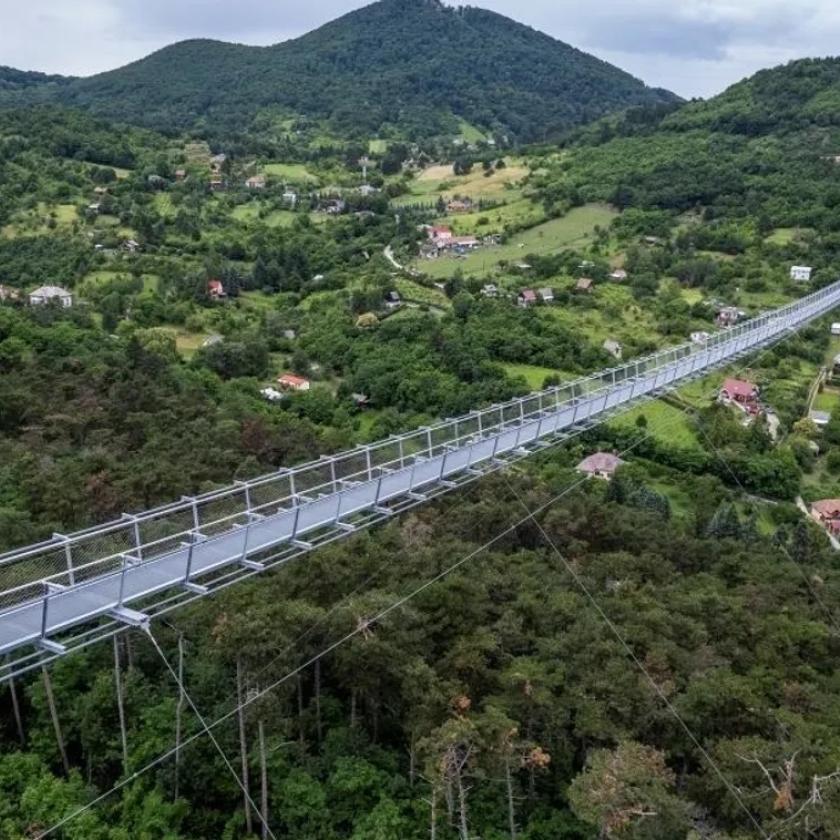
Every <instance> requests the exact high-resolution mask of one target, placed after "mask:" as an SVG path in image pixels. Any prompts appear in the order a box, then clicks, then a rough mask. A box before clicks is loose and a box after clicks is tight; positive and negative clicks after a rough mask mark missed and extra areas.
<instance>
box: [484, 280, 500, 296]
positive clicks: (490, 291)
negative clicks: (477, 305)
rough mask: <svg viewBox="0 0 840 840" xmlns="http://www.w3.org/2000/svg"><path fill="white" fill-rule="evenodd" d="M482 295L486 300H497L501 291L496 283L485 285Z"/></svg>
mask: <svg viewBox="0 0 840 840" xmlns="http://www.w3.org/2000/svg"><path fill="white" fill-rule="evenodd" d="M481 294H482V296H483V297H486V298H495V297H498V296H499V289H498V287H497V286H496V285H495V283H485V284H484V285H483V286H482V287H481Z"/></svg>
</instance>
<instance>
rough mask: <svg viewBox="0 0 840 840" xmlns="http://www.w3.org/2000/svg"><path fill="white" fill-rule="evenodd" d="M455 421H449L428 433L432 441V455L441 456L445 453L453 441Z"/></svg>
mask: <svg viewBox="0 0 840 840" xmlns="http://www.w3.org/2000/svg"><path fill="white" fill-rule="evenodd" d="M456 424H457V421H455V420H450V421H448V422H447V423H444V424H442V425H440V426H435V427H434V428H432V429H431V430H430V432H429V434H430V437H431V440H432V454H433V455H441V454H443V453H444V452H446V450H447V447H449V446H451V445H452V442H453V441H454V440H455V437H456V432H455V427H456Z"/></svg>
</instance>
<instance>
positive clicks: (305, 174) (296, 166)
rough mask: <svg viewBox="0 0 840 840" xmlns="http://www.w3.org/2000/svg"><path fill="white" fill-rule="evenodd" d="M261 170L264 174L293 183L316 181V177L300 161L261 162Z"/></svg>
mask: <svg viewBox="0 0 840 840" xmlns="http://www.w3.org/2000/svg"><path fill="white" fill-rule="evenodd" d="M262 171H263V172H264V173H265V174H266V175H273V176H274V177H275V178H282V179H283V180H285V181H289V182H290V183H293V184H304V183H317V182H318V178H317V177H316V176H315V175H313V174H312V173H311V172H310V171H309V170H308V169H307V168H306V166H304V164H302V163H266V164H263V166H262Z"/></svg>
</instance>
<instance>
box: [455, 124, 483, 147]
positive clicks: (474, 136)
mask: <svg viewBox="0 0 840 840" xmlns="http://www.w3.org/2000/svg"><path fill="white" fill-rule="evenodd" d="M458 137H460V138H461V140H463V141H464V142H465V143H470V144H471V145H474V144H475V143H481V142H483V141H484V140H486V139H487V135H486V134H485V133H484V132H483V131H482V130H481V129H480V128H476V127H475V126H474V125H472V124H470V123H468V122H467V121H466V120H458Z"/></svg>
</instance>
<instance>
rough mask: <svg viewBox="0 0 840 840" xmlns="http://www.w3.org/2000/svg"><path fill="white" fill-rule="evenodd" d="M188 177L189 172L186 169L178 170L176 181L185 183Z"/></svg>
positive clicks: (176, 171)
mask: <svg viewBox="0 0 840 840" xmlns="http://www.w3.org/2000/svg"><path fill="white" fill-rule="evenodd" d="M186 177H187V170H186V169H176V170H175V180H176V181H183V180H184V179H185V178H186Z"/></svg>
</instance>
